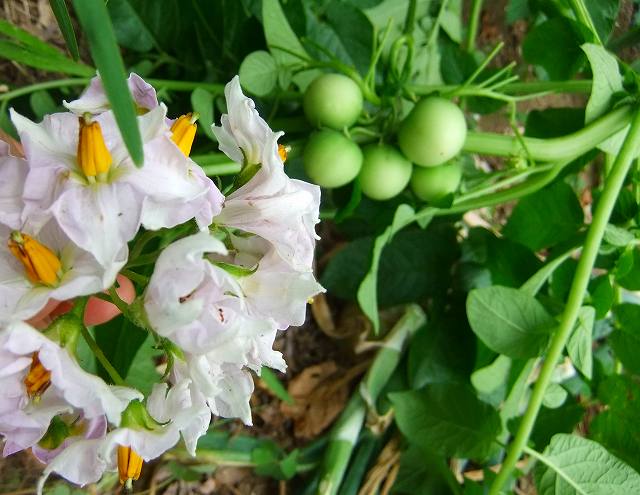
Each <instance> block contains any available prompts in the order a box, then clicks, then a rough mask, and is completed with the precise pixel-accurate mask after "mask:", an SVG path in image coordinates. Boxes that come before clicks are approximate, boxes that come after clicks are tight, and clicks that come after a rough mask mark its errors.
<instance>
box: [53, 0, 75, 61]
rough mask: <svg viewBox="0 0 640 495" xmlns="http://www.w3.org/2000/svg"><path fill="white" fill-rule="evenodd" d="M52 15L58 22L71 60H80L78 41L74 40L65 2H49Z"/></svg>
mask: <svg viewBox="0 0 640 495" xmlns="http://www.w3.org/2000/svg"><path fill="white" fill-rule="evenodd" d="M49 4H50V5H51V10H52V11H53V15H55V16H56V21H58V27H59V28H60V31H61V32H62V36H63V37H64V42H65V43H66V44H67V48H68V49H69V53H71V57H72V58H73V60H79V59H80V51H79V50H78V41H77V40H76V33H75V31H74V30H73V24H72V23H71V17H70V16H69V10H68V9H67V4H66V2H65V0H49Z"/></svg>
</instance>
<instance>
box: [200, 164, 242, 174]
mask: <svg viewBox="0 0 640 495" xmlns="http://www.w3.org/2000/svg"><path fill="white" fill-rule="evenodd" d="M196 163H197V162H196ZM241 168H242V165H240V164H239V163H236V162H232V161H229V162H228V163H216V164H212V165H202V170H204V173H205V174H206V175H207V176H209V177H212V176H216V175H235V174H237V173H238V172H240V169H241Z"/></svg>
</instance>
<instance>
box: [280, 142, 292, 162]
mask: <svg viewBox="0 0 640 495" xmlns="http://www.w3.org/2000/svg"><path fill="white" fill-rule="evenodd" d="M289 151H291V147H290V146H285V145H284V144H279V145H278V155H280V159H281V160H282V163H284V162H286V161H287V156H288V155H289Z"/></svg>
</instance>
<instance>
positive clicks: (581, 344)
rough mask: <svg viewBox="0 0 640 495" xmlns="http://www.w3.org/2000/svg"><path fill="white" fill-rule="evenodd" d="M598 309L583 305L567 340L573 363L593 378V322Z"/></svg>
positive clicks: (585, 374)
mask: <svg viewBox="0 0 640 495" xmlns="http://www.w3.org/2000/svg"><path fill="white" fill-rule="evenodd" d="M595 318H596V310H595V309H594V308H592V307H591V306H583V307H581V308H580V311H579V312H578V320H577V321H576V327H575V329H574V330H573V333H572V334H571V336H570V337H569V341H568V342H567V352H568V353H569V357H570V358H571V361H573V364H574V365H575V367H576V368H578V370H580V372H581V373H582V374H583V375H584V376H586V377H587V378H589V379H591V375H592V373H593V356H592V345H593V324H594V322H595Z"/></svg>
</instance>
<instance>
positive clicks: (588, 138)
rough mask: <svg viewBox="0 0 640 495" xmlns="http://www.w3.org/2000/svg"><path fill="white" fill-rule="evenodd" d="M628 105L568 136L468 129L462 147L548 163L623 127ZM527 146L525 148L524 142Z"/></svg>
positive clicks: (587, 147)
mask: <svg viewBox="0 0 640 495" xmlns="http://www.w3.org/2000/svg"><path fill="white" fill-rule="evenodd" d="M630 117H631V108H630V107H629V106H624V107H620V108H618V109H616V110H613V111H612V112H609V113H608V114H606V115H604V116H603V117H600V118H599V119H597V120H595V121H594V122H592V123H591V124H589V125H587V126H586V127H584V128H582V129H580V130H579V131H576V132H574V133H573V134H569V135H567V136H562V137H557V138H550V139H539V138H531V137H522V138H521V140H522V143H521V140H520V139H518V138H516V137H515V136H506V135H504V134H496V133H491V132H469V133H468V134H467V139H466V141H465V143H464V146H463V149H464V150H465V151H467V152H470V153H480V154H489V155H498V156H528V157H529V158H531V159H532V160H535V161H541V162H551V161H556V160H565V159H567V158H573V157H577V156H580V155H582V154H584V153H586V152H587V151H589V150H591V149H593V147H594V146H596V145H598V144H599V143H601V142H602V141H604V140H605V139H607V138H608V137H609V136H611V135H612V134H615V133H616V132H618V131H620V130H621V129H623V128H624V127H625V126H626V125H627V124H628V123H629V120H630ZM523 144H524V146H526V151H527V152H528V155H527V153H526V152H525V150H524V149H523V146H522V145H523Z"/></svg>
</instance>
